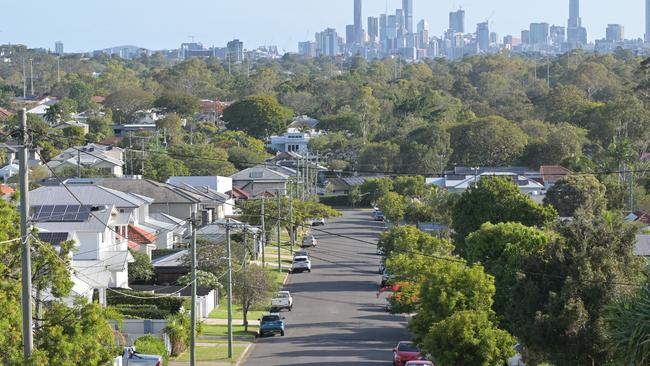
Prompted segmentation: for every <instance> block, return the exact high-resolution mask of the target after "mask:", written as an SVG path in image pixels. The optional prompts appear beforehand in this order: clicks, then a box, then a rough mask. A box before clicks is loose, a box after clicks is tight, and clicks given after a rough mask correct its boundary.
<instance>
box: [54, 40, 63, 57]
mask: <svg viewBox="0 0 650 366" xmlns="http://www.w3.org/2000/svg"><path fill="white" fill-rule="evenodd" d="M54 53H56V54H57V55H59V56H63V42H61V41H56V42H55V43H54Z"/></svg>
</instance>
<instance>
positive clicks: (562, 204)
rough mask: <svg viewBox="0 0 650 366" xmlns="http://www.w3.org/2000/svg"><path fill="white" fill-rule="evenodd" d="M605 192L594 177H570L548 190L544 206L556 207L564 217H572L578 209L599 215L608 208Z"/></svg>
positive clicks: (603, 187)
mask: <svg viewBox="0 0 650 366" xmlns="http://www.w3.org/2000/svg"><path fill="white" fill-rule="evenodd" d="M605 191H606V190H605V186H604V185H603V184H602V183H600V182H599V181H598V179H596V177H594V176H593V175H569V176H567V177H564V178H562V179H560V180H559V181H558V182H557V183H555V185H553V187H551V188H550V189H549V190H548V192H547V193H546V197H545V198H544V204H545V205H551V206H553V207H555V209H556V210H557V211H558V213H559V214H560V216H562V217H572V216H573V215H574V214H575V213H576V211H577V210H578V209H582V210H587V211H590V212H592V213H594V214H596V215H597V214H600V213H601V212H602V211H603V210H605V209H606V208H607V198H606V197H605Z"/></svg>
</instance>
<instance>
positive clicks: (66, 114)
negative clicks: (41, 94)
mask: <svg viewBox="0 0 650 366" xmlns="http://www.w3.org/2000/svg"><path fill="white" fill-rule="evenodd" d="M76 111H77V103H76V102H75V101H73V100H71V99H67V98H66V99H62V100H61V101H59V102H58V103H57V104H53V105H51V106H49V107H48V108H47V110H46V111H45V116H43V118H45V120H46V121H48V122H49V123H50V124H57V123H61V122H65V121H67V120H68V119H69V118H70V115H71V114H72V113H75V112H76Z"/></svg>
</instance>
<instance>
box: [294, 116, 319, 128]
mask: <svg viewBox="0 0 650 366" xmlns="http://www.w3.org/2000/svg"><path fill="white" fill-rule="evenodd" d="M319 123H320V121H319V120H317V119H315V118H311V117H308V116H298V117H296V118H294V119H293V121H292V122H291V123H290V124H289V126H288V127H289V128H301V127H307V128H314V127H316V125H318V124H319Z"/></svg>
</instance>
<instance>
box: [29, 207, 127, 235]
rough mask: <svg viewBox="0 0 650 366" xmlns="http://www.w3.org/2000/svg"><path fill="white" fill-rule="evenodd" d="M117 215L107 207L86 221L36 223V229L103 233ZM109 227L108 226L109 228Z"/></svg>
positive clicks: (112, 209)
mask: <svg viewBox="0 0 650 366" xmlns="http://www.w3.org/2000/svg"><path fill="white" fill-rule="evenodd" d="M113 215H117V211H116V210H115V206H108V207H106V208H104V209H101V210H99V211H93V212H92V215H89V216H88V219H87V220H84V221H82V222H80V221H78V220H77V221H62V222H38V223H36V227H37V228H38V229H39V230H41V231H49V232H96V233H99V232H103V231H105V230H107V226H109V224H112V222H111V218H112V217H113ZM109 227H110V226H109Z"/></svg>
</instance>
